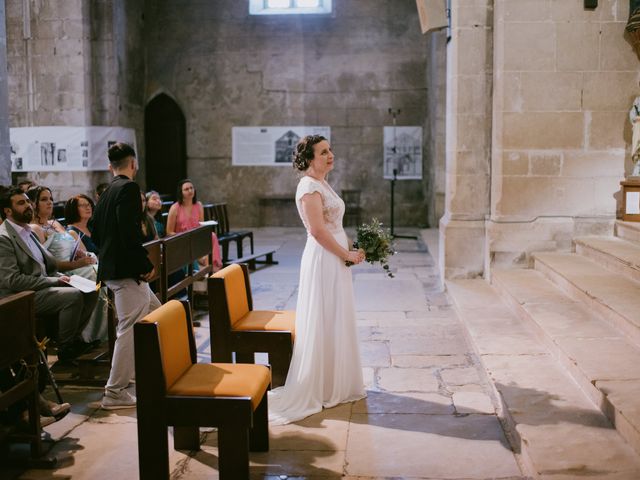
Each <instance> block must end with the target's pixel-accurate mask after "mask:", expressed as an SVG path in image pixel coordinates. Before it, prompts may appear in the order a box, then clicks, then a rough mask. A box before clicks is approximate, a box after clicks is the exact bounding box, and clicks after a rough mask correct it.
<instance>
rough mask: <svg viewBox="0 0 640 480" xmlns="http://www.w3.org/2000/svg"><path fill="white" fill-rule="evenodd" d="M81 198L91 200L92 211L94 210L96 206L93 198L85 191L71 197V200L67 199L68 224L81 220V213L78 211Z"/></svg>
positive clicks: (65, 212) (65, 210)
mask: <svg viewBox="0 0 640 480" xmlns="http://www.w3.org/2000/svg"><path fill="white" fill-rule="evenodd" d="M81 198H84V199H85V200H86V201H87V202H89V205H91V211H93V209H94V208H95V204H94V203H93V200H91V198H89V197H88V196H87V195H85V194H83V193H81V194H80V195H75V196H73V197H71V198H70V199H69V200H67V203H65V204H64V219H65V221H66V222H67V225H69V224H70V223H76V222H77V221H78V220H80V213H78V203H79V202H80V199H81Z"/></svg>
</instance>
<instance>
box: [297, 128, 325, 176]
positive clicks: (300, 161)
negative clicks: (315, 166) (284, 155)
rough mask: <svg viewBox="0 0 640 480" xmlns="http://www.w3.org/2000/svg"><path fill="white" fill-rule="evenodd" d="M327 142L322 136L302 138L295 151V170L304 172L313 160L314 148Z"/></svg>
mask: <svg viewBox="0 0 640 480" xmlns="http://www.w3.org/2000/svg"><path fill="white" fill-rule="evenodd" d="M323 140H326V138H324V137H323V136H322V135H307V136H306V137H302V138H301V139H300V141H299V142H298V144H297V145H296V148H295V150H294V151H293V168H295V169H297V170H300V171H301V172H304V171H306V170H307V168H309V165H311V160H313V157H314V153H313V146H314V145H315V144H316V143H320V142H321V141H323Z"/></svg>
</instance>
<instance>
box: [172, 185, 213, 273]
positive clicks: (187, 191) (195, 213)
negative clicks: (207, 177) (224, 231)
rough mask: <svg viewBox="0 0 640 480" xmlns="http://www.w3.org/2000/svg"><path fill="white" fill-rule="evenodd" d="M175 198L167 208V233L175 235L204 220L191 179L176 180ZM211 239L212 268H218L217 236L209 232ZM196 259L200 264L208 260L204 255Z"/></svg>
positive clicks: (204, 263)
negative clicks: (175, 200)
mask: <svg viewBox="0 0 640 480" xmlns="http://www.w3.org/2000/svg"><path fill="white" fill-rule="evenodd" d="M176 198H177V199H178V201H177V202H175V203H174V204H173V205H171V208H170V209H169V217H168V218H167V235H175V234H176V233H180V232H186V231H188V230H192V229H194V228H197V227H199V226H200V222H202V221H204V208H203V206H202V203H200V202H199V201H198V199H197V195H196V188H195V187H194V185H193V182H192V181H191V180H189V179H188V178H187V179H184V180H181V181H180V182H178V190H177V192H176ZM211 241H212V253H213V267H214V269H219V268H221V267H222V257H221V256H220V245H219V243H218V237H217V236H216V234H215V233H212V234H211ZM198 261H199V262H200V263H201V264H202V265H206V264H207V262H208V260H207V258H206V257H205V258H203V259H200V260H198Z"/></svg>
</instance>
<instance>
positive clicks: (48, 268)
mask: <svg viewBox="0 0 640 480" xmlns="http://www.w3.org/2000/svg"><path fill="white" fill-rule="evenodd" d="M0 216H1V217H2V219H3V220H4V221H3V222H2V225H0V297H3V296H6V295H10V294H12V293H18V292H23V291H25V290H34V291H35V309H36V315H54V314H57V315H58V358H59V359H60V360H63V361H64V360H71V359H73V358H75V357H77V356H78V355H80V354H82V353H84V352H85V351H86V350H87V344H85V343H84V342H83V341H82V340H81V339H80V332H81V331H82V329H83V328H84V326H85V325H86V323H87V321H88V320H89V317H90V316H91V312H93V308H94V307H95V304H96V300H97V298H98V293H97V292H92V293H82V292H81V291H79V290H76V289H75V288H71V287H69V286H68V285H67V284H66V282H68V281H69V277H67V276H64V275H63V276H60V275H59V274H58V273H57V262H56V259H55V258H54V257H53V256H51V254H50V253H49V252H47V250H46V249H45V248H44V247H43V246H42V245H40V242H39V241H38V239H37V238H36V236H35V235H34V234H33V232H32V231H31V228H30V227H29V222H31V220H32V219H33V207H32V206H31V203H30V202H29V198H28V197H27V195H26V194H25V193H24V192H23V191H22V190H21V189H20V188H18V187H10V188H9V189H8V190H6V191H4V192H2V194H0Z"/></svg>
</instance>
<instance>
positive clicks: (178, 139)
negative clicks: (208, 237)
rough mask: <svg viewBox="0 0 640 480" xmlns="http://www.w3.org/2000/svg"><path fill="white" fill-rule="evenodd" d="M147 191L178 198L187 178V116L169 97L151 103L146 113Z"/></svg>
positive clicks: (163, 96)
mask: <svg viewBox="0 0 640 480" xmlns="http://www.w3.org/2000/svg"><path fill="white" fill-rule="evenodd" d="M144 136H145V147H146V181H147V190H157V191H158V192H160V193H161V194H170V195H171V198H172V199H174V198H175V192H176V187H177V184H178V181H179V180H181V179H183V178H185V177H186V176H187V139H186V126H185V119H184V115H183V114H182V110H180V107H179V106H178V104H177V103H176V102H175V101H174V100H173V99H172V98H171V97H169V96H168V95H165V94H160V95H158V96H156V97H154V98H153V100H151V102H149V104H148V105H147V107H146V108H145V111H144Z"/></svg>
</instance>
